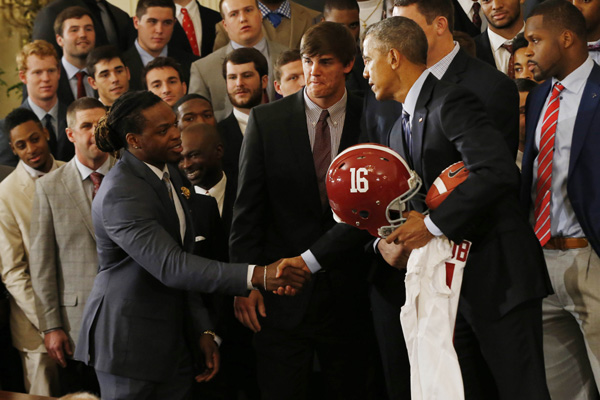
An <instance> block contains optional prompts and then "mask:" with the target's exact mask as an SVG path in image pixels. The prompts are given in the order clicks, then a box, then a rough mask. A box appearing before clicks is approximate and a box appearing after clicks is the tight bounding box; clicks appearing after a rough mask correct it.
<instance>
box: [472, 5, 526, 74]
mask: <svg viewBox="0 0 600 400" xmlns="http://www.w3.org/2000/svg"><path fill="white" fill-rule="evenodd" d="M521 3H522V1H521V0H483V1H482V2H481V9H482V10H483V13H484V14H485V19H486V20H487V21H488V27H487V29H486V30H485V31H484V32H482V33H481V35H479V36H477V37H475V45H476V46H477V58H479V59H480V60H482V61H485V62H487V63H488V64H490V65H491V66H493V67H495V68H497V69H498V70H499V71H502V72H504V73H505V74H507V75H508V76H509V77H510V78H514V77H515V74H514V71H513V70H512V68H513V65H512V64H514V63H511V61H512V60H511V56H512V54H513V47H512V42H513V39H514V38H515V36H517V34H518V33H519V32H523V29H524V28H525V22H524V21H523V15H522V14H521Z"/></svg>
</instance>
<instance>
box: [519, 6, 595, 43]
mask: <svg viewBox="0 0 600 400" xmlns="http://www.w3.org/2000/svg"><path fill="white" fill-rule="evenodd" d="M538 15H541V16H542V17H543V24H544V27H545V28H547V29H552V30H554V31H556V30H560V31H563V30H565V29H567V30H570V31H571V32H573V33H574V34H575V36H577V37H578V38H579V40H581V41H583V42H584V43H586V42H587V41H586V28H585V18H584V17H583V14H582V13H581V11H579V10H578V9H577V7H575V6H574V5H573V4H571V2H569V1H564V0H546V1H544V2H543V3H540V4H539V5H538V6H537V7H535V8H534V9H533V11H532V12H531V14H530V15H529V18H531V17H536V16H538Z"/></svg>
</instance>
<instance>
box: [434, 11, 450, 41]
mask: <svg viewBox="0 0 600 400" xmlns="http://www.w3.org/2000/svg"><path fill="white" fill-rule="evenodd" d="M433 23H434V24H435V30H436V33H437V34H438V36H439V35H441V34H442V33H444V32H446V31H447V30H448V20H447V19H446V17H442V16H438V17H436V19H435V20H434V21H433Z"/></svg>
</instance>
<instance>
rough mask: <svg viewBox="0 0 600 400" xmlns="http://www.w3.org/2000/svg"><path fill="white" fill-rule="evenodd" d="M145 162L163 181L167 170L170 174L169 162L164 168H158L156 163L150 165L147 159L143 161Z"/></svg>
mask: <svg viewBox="0 0 600 400" xmlns="http://www.w3.org/2000/svg"><path fill="white" fill-rule="evenodd" d="M142 162H143V163H144V164H146V166H147V167H148V168H150V171H152V172H154V174H155V175H156V176H157V177H158V179H160V180H161V181H162V180H163V176H165V172H166V173H167V174H169V168H167V164H165V166H164V167H163V169H158V168H156V167H155V166H154V165H150V164H148V163H147V162H145V161H142ZM169 179H171V174H169Z"/></svg>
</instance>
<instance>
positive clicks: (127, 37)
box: [32, 0, 135, 54]
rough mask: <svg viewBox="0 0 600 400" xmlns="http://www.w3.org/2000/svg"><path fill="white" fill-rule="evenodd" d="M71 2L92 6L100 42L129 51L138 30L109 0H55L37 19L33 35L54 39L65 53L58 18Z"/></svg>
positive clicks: (60, 50) (97, 36)
mask: <svg viewBox="0 0 600 400" xmlns="http://www.w3.org/2000/svg"><path fill="white" fill-rule="evenodd" d="M71 6H79V7H83V8H85V9H86V10H89V11H90V13H91V15H92V20H93V22H94V29H95V31H96V45H97V46H103V45H107V44H112V45H114V46H117V47H119V49H120V50H121V51H125V50H126V49H127V48H128V47H129V46H130V45H131V44H132V43H133V40H134V38H135V31H134V29H133V24H132V22H131V18H130V17H129V15H128V14H127V13H126V12H125V11H123V10H121V9H120V8H118V7H116V6H114V5H112V4H111V3H109V2H108V1H106V0H100V1H98V0H55V1H52V2H50V4H48V5H46V6H45V7H43V8H42V9H41V10H40V11H39V12H38V14H37V16H36V18H35V22H34V23H33V34H32V38H33V39H34V40H35V39H43V40H45V41H47V42H48V43H51V44H52V45H54V47H55V48H56V51H57V52H58V53H59V54H60V53H62V48H61V47H60V46H59V45H58V43H57V42H56V34H55V32H54V27H53V25H54V21H55V20H56V17H57V16H58V14H60V13H61V12H62V11H63V10H64V9H65V8H68V7H71Z"/></svg>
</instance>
